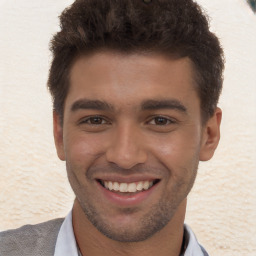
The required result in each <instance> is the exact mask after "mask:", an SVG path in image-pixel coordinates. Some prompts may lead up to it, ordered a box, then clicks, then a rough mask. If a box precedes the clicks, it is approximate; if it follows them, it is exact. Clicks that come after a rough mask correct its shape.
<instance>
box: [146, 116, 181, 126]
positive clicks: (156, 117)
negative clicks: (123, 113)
mask: <svg viewBox="0 0 256 256" xmlns="http://www.w3.org/2000/svg"><path fill="white" fill-rule="evenodd" d="M156 119H162V120H163V121H165V123H164V124H156ZM152 121H154V122H155V124H152V125H157V126H167V125H170V124H175V123H177V121H176V120H174V119H172V118H168V117H164V116H154V117H153V118H151V119H150V120H149V121H148V122H147V123H148V124H150V123H151V122H152Z"/></svg>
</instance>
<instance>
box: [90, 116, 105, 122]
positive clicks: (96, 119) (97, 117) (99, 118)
mask: <svg viewBox="0 0 256 256" xmlns="http://www.w3.org/2000/svg"><path fill="white" fill-rule="evenodd" d="M103 122H104V120H103V118H101V117H99V116H94V117H90V118H89V120H88V123H90V124H102V123H103Z"/></svg>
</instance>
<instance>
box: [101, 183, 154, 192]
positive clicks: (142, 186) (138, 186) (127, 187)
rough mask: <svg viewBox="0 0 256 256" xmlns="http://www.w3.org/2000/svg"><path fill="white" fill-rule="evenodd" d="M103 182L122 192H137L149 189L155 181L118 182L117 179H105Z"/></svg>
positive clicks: (111, 188)
mask: <svg viewBox="0 0 256 256" xmlns="http://www.w3.org/2000/svg"><path fill="white" fill-rule="evenodd" d="M102 184H103V185H104V187H105V188H107V189H108V190H114V191H118V192H122V193H126V192H130V193H135V192H136V191H142V190H148V189H149V188H151V187H152V186H153V181H140V182H137V183H135V182H132V183H118V182H116V181H115V182H113V181H103V182H102Z"/></svg>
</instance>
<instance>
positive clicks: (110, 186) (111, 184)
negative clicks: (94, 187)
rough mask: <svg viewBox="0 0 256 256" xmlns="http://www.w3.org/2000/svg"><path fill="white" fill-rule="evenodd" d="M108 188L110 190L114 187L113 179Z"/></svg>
mask: <svg viewBox="0 0 256 256" xmlns="http://www.w3.org/2000/svg"><path fill="white" fill-rule="evenodd" d="M108 189H109V190H112V189H113V183H112V182H111V181H109V182H108Z"/></svg>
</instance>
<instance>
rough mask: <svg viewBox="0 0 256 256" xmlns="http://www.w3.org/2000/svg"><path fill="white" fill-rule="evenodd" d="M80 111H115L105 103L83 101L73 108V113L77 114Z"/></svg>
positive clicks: (76, 103) (74, 104) (79, 101)
mask: <svg viewBox="0 0 256 256" xmlns="http://www.w3.org/2000/svg"><path fill="white" fill-rule="evenodd" d="M79 109H95V110H113V109H114V107H113V106H112V105H110V104H108V103H107V102H105V101H101V100H88V99H81V100H77V101H75V102H74V103H73V104H72V106H71V111H72V112H75V111H77V110H79Z"/></svg>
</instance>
